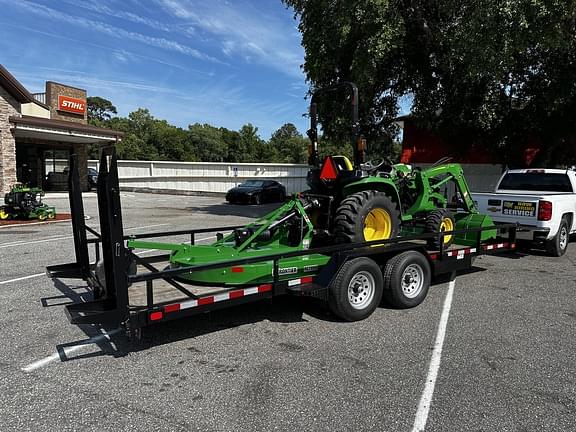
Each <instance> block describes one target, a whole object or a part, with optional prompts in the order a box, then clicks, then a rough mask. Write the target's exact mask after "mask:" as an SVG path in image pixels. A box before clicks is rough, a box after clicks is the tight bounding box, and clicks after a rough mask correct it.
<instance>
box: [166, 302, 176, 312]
mask: <svg viewBox="0 0 576 432" xmlns="http://www.w3.org/2000/svg"><path fill="white" fill-rule="evenodd" d="M179 310H180V303H176V304H171V305H166V306H164V312H166V313H169V312H178V311H179Z"/></svg>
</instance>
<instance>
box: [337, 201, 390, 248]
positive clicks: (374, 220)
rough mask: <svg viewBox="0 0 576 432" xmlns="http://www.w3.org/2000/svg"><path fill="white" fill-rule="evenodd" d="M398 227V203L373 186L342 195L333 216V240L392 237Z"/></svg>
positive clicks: (384, 238) (352, 241)
mask: <svg viewBox="0 0 576 432" xmlns="http://www.w3.org/2000/svg"><path fill="white" fill-rule="evenodd" d="M399 230H400V212H399V211H398V206H397V205H396V203H395V202H393V201H392V200H391V199H390V198H389V197H388V196H387V195H386V194H385V193H383V192H378V191H375V190H370V191H362V192H356V193H355V194H352V195H350V196H348V197H346V198H345V199H344V200H342V203H341V204H340V207H338V209H337V210H336V215H335V217H334V236H335V240H336V242H337V243H360V242H364V241H373V240H388V239H391V238H394V237H396V236H397V235H398V232H399Z"/></svg>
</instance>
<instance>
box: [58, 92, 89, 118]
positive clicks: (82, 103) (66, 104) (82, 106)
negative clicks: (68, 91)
mask: <svg viewBox="0 0 576 432" xmlns="http://www.w3.org/2000/svg"><path fill="white" fill-rule="evenodd" d="M58 111H66V112H71V113H74V114H82V115H84V112H85V111H86V100H84V99H76V98H71V97H68V96H62V95H59V96H58Z"/></svg>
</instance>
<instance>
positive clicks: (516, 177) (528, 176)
mask: <svg viewBox="0 0 576 432" xmlns="http://www.w3.org/2000/svg"><path fill="white" fill-rule="evenodd" d="M498 189H507V190H527V191H542V192H572V185H571V184H570V179H569V178H568V176H567V175H566V174H544V173H508V174H506V175H505V176H504V178H503V179H502V181H501V182H500V185H499V186H498Z"/></svg>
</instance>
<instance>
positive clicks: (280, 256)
mask: <svg viewBox="0 0 576 432" xmlns="http://www.w3.org/2000/svg"><path fill="white" fill-rule="evenodd" d="M99 179H100V180H99V183H98V207H99V212H100V232H96V231H95V230H93V229H91V228H89V227H87V226H86V225H85V223H84V208H83V203H82V197H81V194H80V183H79V173H78V168H77V163H76V161H75V156H72V157H71V161H70V174H69V191H70V192H69V194H70V197H69V198H70V205H71V210H72V217H73V219H72V223H73V232H74V244H75V252H76V262H73V263H70V264H65V265H58V266H51V267H48V268H47V271H48V274H49V276H51V277H53V278H66V277H72V278H80V279H83V280H85V281H86V282H87V283H88V285H89V287H90V288H91V289H92V291H93V300H92V301H88V302H82V303H76V304H72V305H68V306H67V307H66V313H67V315H68V318H69V320H70V321H71V322H72V323H74V324H107V325H110V324H112V325H121V326H123V327H124V328H125V329H126V330H127V331H128V332H129V334H130V335H134V336H136V337H139V336H140V330H141V329H142V328H144V327H146V326H148V325H151V324H154V323H156V322H159V321H165V320H173V319H177V318H181V317H185V316H190V315H194V314H198V313H204V312H208V311H211V310H215V309H222V308H226V307H229V306H234V305H237V304H242V303H247V302H252V301H258V300H262V299H266V298H272V297H277V296H283V295H297V296H311V297H316V298H319V299H321V300H323V301H326V302H328V303H329V304H331V305H332V308H333V311H334V310H336V314H337V315H338V314H339V313H340V312H338V308H339V307H341V306H339V305H338V304H336V306H334V304H335V303H334V302H335V301H336V300H334V299H335V298H337V297H338V296H339V295H340V294H338V292H339V291H338V290H344V291H346V289H347V290H348V294H347V295H348V296H351V295H353V296H355V297H354V299H353V300H354V301H355V302H356V303H357V304H359V305H363V304H365V300H366V298H367V296H374V295H375V294H374V293H372V292H371V293H369V292H368V291H365V292H364V291H363V290H364V289H365V288H362V284H363V283H367V281H368V282H369V281H370V279H371V278H373V277H374V276H376V277H377V278H382V277H384V279H382V282H378V281H376V288H375V289H377V294H376V295H377V296H378V297H375V298H376V299H377V300H378V302H379V296H388V297H389V298H388V301H392V302H395V304H396V305H397V306H400V307H413V306H416V305H417V304H419V303H420V302H421V301H422V300H423V299H424V298H425V296H426V294H427V291H428V286H429V285H430V282H431V278H433V277H436V276H439V275H442V274H446V273H452V272H456V271H458V270H464V269H468V268H470V267H471V265H472V261H473V259H474V258H475V257H476V256H478V255H482V254H492V253H498V252H500V251H503V250H511V249H514V248H515V235H516V226H515V225H510V226H499V227H498V229H499V232H501V233H502V232H506V233H507V237H499V238H497V239H495V240H491V241H482V238H483V232H485V231H488V230H493V229H494V227H481V228H470V229H465V230H454V231H449V232H448V231H446V232H441V233H437V234H434V233H428V234H419V235H414V236H410V235H407V236H404V237H397V238H393V239H389V240H380V241H372V242H362V243H348V244H336V245H328V246H323V247H315V248H311V249H304V250H288V251H284V252H280V253H273V254H267V255H263V256H253V257H248V258H241V259H237V258H235V259H231V260H226V261H218V262H209V263H203V264H195V265H190V266H180V267H175V268H172V266H170V265H169V258H170V254H166V253H160V254H157V255H155V256H148V257H144V256H141V255H143V254H144V252H149V251H140V252H136V251H135V249H133V248H132V247H130V245H131V244H138V245H142V246H140V247H144V246H145V245H147V244H148V242H147V241H146V240H148V239H152V238H161V237H170V236H175V235H187V236H189V238H190V244H192V245H194V244H195V239H196V235H197V234H200V233H215V234H216V237H217V238H223V235H222V234H221V233H222V232H230V231H231V230H234V229H236V228H239V227H238V226H225V227H217V228H205V229H191V230H179V231H166V232H156V233H149V234H140V235H137V236H125V235H124V233H123V226H122V208H121V203H120V194H119V186H118V173H117V161H116V155H115V151H114V150H113V149H109V150H108V151H104V152H103V154H102V159H101V163H100V173H99ZM297 205H299V204H297ZM458 234H459V235H462V236H463V237H464V238H465V239H466V241H467V242H468V243H469V245H468V246H457V245H452V246H450V247H449V248H447V249H446V250H444V247H443V244H444V242H443V241H442V238H443V236H444V235H450V236H455V235H458ZM88 236H90V238H88ZM438 236H440V237H441V238H440V241H439V242H437V244H439V245H440V249H439V250H430V248H429V247H428V246H427V245H429V244H431V243H432V242H431V240H433V239H435V238H438ZM470 239H475V241H471V240H470ZM142 240H143V241H142ZM150 244H158V243H150ZM470 244H473V245H472V246H471V245H470ZM89 245H92V246H94V251H95V257H96V261H95V262H94V263H90V262H89V253H88V247H89ZM308 257H324V261H323V262H325V263H326V264H323V265H310V266H309V267H308V268H306V267H305V266H304V268H303V270H298V269H296V267H292V264H291V263H293V262H294V260H298V259H300V260H306V259H308ZM402 260H404V261H406V260H408V261H406V262H404V263H401V262H400V261H402ZM262 262H268V263H271V268H272V274H271V275H270V278H268V280H266V281H263V282H262V281H260V282H257V283H250V284H230V283H228V284H218V285H217V286H214V284H196V283H194V284H191V283H189V281H187V280H186V279H182V276H184V275H190V274H193V273H195V272H202V271H206V270H215V269H217V270H219V269H222V271H230V272H232V273H234V272H243V271H244V269H245V268H249V266H250V265H253V264H257V263H262ZM313 262H316V261H313V260H311V264H312V263H313ZM399 265H403V266H404V267H406V268H410V270H409V271H408V273H404V274H402V275H399V274H396V273H397V271H396V269H397V267H398V266H399ZM358 266H364V267H363V270H358V268H359V267H358ZM366 266H368V267H366ZM371 266H372V268H374V266H379V267H380V269H381V272H380V270H378V267H376V270H375V271H373V273H372V276H370V272H371V271H372V270H370V267H371ZM350 268H357V270H353V273H354V271H357V273H354V275H356V276H354V275H353V276H351V277H352V279H350V281H348V280H346V281H345V282H342V281H341V280H340V279H342V274H343V273H346V272H348V273H349V272H350V271H352V270H350ZM302 271H304V274H302ZM366 272H368V273H366ZM380 273H381V275H379V274H380ZM366 274H368V276H366ZM367 277H368V279H366V278H367ZM403 278H406V280H405V281H404V279H403ZM414 280H415V281H417V284H418V285H419V286H418V293H414V292H412V291H410V290H412V289H415V288H414V287H412V288H411V287H410V286H411V285H410V284H412V285H414V283H416V282H414V283H413V281H414ZM342 283H345V284H349V285H347V287H342V286H337V285H338V284H342ZM371 283H372V285H374V280H372V282H371ZM380 284H383V285H384V286H383V287H381V285H380ZM353 285H354V286H353ZM404 285H406V286H404ZM381 290H383V291H381ZM403 290H404V291H403ZM350 293H352V294H350ZM398 293H400V294H399V295H401V296H404V295H405V298H404V297H403V298H401V299H400V300H399V299H398V298H394V296H396V297H397V296H398ZM416 294H418V295H419V297H416ZM342 295H344V296H346V294H342ZM390 296H392V297H390ZM351 299H352V297H351ZM369 300H371V301H372V303H374V301H375V300H373V297H370V299H369ZM350 301H352V300H350ZM398 302H400V303H398ZM370 307H371V308H372V310H368V309H366V311H363V310H360V312H358V310H359V309H358V307H356V306H355V305H352V309H351V313H348V315H346V314H347V312H341V317H343V318H345V319H348V320H356V319H363V318H365V317H366V316H368V315H369V314H371V313H372V312H373V308H374V307H376V305H371V306H370ZM334 308H336V309H334Z"/></svg>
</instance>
